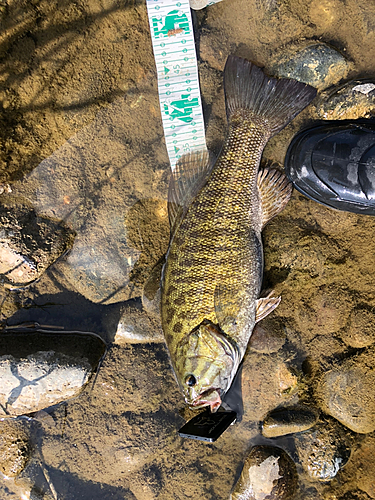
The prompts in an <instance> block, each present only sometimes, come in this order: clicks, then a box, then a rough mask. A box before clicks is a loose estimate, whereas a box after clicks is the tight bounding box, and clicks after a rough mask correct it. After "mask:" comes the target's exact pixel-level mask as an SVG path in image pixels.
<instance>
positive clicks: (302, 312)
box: [296, 286, 352, 339]
mask: <svg viewBox="0 0 375 500" xmlns="http://www.w3.org/2000/svg"><path fill="white" fill-rule="evenodd" d="M351 308H352V297H351V296H350V294H349V293H348V292H347V291H345V290H343V289H338V288H337V287H335V286H322V287H321V288H320V289H319V290H318V291H317V293H316V294H315V295H314V296H313V297H310V298H309V301H308V302H307V303H306V304H305V305H304V307H300V308H299V309H298V310H297V311H296V321H297V325H298V327H299V329H300V330H301V331H303V332H306V333H305V335H306V334H307V333H308V334H309V336H310V337H311V339H312V338H314V337H315V336H317V335H322V334H332V333H334V332H337V331H339V330H340V329H341V328H344V327H345V326H346V323H347V320H348V317H349V314H350V310H351Z"/></svg>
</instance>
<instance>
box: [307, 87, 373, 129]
mask: <svg viewBox="0 0 375 500" xmlns="http://www.w3.org/2000/svg"><path fill="white" fill-rule="evenodd" d="M374 116H375V81H373V80H355V81H352V82H349V83H345V84H344V85H342V86H340V87H336V88H334V89H328V90H326V91H325V92H322V94H321V95H320V97H319V98H318V100H317V101H316V104H315V117H316V118H317V119H319V120H357V119H359V118H373V117H374Z"/></svg>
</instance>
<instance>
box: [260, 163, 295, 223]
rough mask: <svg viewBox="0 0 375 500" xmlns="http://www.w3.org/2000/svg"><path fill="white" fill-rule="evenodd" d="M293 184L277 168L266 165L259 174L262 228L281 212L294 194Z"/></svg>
mask: <svg viewBox="0 0 375 500" xmlns="http://www.w3.org/2000/svg"><path fill="white" fill-rule="evenodd" d="M292 190H293V185H292V183H291V182H289V180H288V179H287V178H286V176H285V175H284V174H283V173H282V172H280V170H278V169H276V168H271V167H266V168H264V169H263V170H260V171H259V174H258V191H259V199H260V208H261V215H262V228H263V227H264V226H265V225H266V224H267V222H269V221H270V220H271V219H273V217H275V216H276V215H277V214H278V213H279V212H281V211H282V210H283V209H284V207H285V205H286V204H287V203H288V201H289V198H290V196H291V194H292Z"/></svg>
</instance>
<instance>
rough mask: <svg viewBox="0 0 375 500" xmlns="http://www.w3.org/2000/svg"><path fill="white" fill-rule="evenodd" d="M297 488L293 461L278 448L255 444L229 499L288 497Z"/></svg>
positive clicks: (280, 499)
mask: <svg viewBox="0 0 375 500" xmlns="http://www.w3.org/2000/svg"><path fill="white" fill-rule="evenodd" d="M296 488H297V470H296V466H295V464H294V462H293V460H292V459H291V458H290V457H289V455H288V454H287V453H286V452H285V451H284V450H282V449H281V448H277V447H273V446H254V448H252V449H251V451H250V453H249V455H248V457H247V458H246V460H245V463H244V466H243V469H242V472H241V476H240V478H239V480H238V482H237V484H236V486H235V488H234V490H233V493H232V494H231V496H230V500H266V499H267V500H288V499H291V498H293V495H294V493H295V491H296Z"/></svg>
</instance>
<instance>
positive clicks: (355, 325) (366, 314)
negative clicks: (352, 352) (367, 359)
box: [341, 308, 375, 348]
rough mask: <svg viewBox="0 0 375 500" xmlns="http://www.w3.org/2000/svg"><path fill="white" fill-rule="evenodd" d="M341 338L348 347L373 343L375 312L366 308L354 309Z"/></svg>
mask: <svg viewBox="0 0 375 500" xmlns="http://www.w3.org/2000/svg"><path fill="white" fill-rule="evenodd" d="M341 338H342V340H343V341H344V342H345V344H347V345H349V346H350V347H355V348H362V347H369V346H370V345H372V344H374V343H375V314H374V313H373V312H372V311H369V310H368V309H362V308H358V309H354V311H353V312H352V314H351V315H350V319H349V325H348V327H347V328H346V329H345V330H344V331H343V333H342V334H341Z"/></svg>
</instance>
